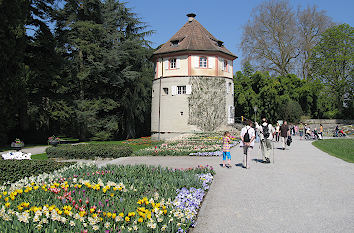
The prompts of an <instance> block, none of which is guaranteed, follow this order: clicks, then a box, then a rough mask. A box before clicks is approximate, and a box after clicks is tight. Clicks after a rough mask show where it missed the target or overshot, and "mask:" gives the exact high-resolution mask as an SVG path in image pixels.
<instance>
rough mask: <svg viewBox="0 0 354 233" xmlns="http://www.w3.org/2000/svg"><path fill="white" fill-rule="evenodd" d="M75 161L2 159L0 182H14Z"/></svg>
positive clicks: (48, 171) (0, 163) (0, 162)
mask: <svg viewBox="0 0 354 233" xmlns="http://www.w3.org/2000/svg"><path fill="white" fill-rule="evenodd" d="M72 164H74V163H61V162H55V161H50V160H0V184H4V183H7V182H9V183H13V182H15V181H18V180H21V179H23V178H25V177H30V176H36V175H39V174H42V173H50V172H53V171H55V170H58V169H61V168H63V167H65V166H70V165H72Z"/></svg>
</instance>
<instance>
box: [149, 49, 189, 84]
mask: <svg viewBox="0 0 354 233" xmlns="http://www.w3.org/2000/svg"><path fill="white" fill-rule="evenodd" d="M171 58H176V59H179V62H180V65H179V68H177V69H170V68H169V62H168V61H169V60H170V59H171ZM160 76H163V77H166V76H188V56H187V55H184V56H171V57H164V58H159V59H158V61H157V74H156V75H155V79H156V78H159V77H160Z"/></svg>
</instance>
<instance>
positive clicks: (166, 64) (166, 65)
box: [163, 59, 169, 70]
mask: <svg viewBox="0 0 354 233" xmlns="http://www.w3.org/2000/svg"><path fill="white" fill-rule="evenodd" d="M163 65H164V66H165V70H168V68H169V67H168V65H169V61H168V59H167V60H166V61H164V64H163Z"/></svg>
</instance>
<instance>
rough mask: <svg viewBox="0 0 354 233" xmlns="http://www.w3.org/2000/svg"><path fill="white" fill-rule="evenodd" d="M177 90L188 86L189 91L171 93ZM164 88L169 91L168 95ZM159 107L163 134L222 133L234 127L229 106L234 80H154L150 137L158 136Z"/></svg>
mask: <svg viewBox="0 0 354 233" xmlns="http://www.w3.org/2000/svg"><path fill="white" fill-rule="evenodd" d="M160 86H161V88H160ZM178 86H186V87H188V86H189V88H187V89H189V90H186V93H185V94H184V93H180V94H179V93H176V92H174V93H173V89H176V88H175V87H178ZM164 88H167V89H168V94H166V92H165V90H166V89H165V90H164ZM160 90H161V96H160ZM177 92H178V89H177ZM159 105H160V132H161V133H162V134H169V133H194V132H203V131H214V130H224V129H226V128H227V125H228V124H230V123H233V122H230V120H231V119H232V120H233V115H232V114H231V115H230V106H232V107H233V106H234V97H233V80H232V79H230V78H225V77H200V76H191V77H189V76H185V77H168V78H162V79H155V80H154V81H153V93H152V109H151V131H152V134H154V133H157V132H159Z"/></svg>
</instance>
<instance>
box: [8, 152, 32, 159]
mask: <svg viewBox="0 0 354 233" xmlns="http://www.w3.org/2000/svg"><path fill="white" fill-rule="evenodd" d="M1 157H2V158H3V159H4V160H8V159H15V160H23V159H27V160H30V159H31V153H27V154H26V153H23V152H22V151H18V152H8V153H6V154H2V155H1Z"/></svg>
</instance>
